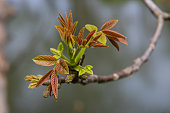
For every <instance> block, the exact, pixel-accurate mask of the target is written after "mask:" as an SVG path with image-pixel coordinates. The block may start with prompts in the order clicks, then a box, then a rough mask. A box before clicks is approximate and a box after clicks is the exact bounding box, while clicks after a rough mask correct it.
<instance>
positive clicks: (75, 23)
mask: <svg viewBox="0 0 170 113" xmlns="http://www.w3.org/2000/svg"><path fill="white" fill-rule="evenodd" d="M77 23H78V21H76V22H74V24H73V25H72V26H71V30H70V32H71V34H74V32H75V30H76V26H77Z"/></svg>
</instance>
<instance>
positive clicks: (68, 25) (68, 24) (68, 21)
mask: <svg viewBox="0 0 170 113" xmlns="http://www.w3.org/2000/svg"><path fill="white" fill-rule="evenodd" d="M72 20H73V19H72V13H71V10H70V13H69V17H68V19H67V29H70V27H71V24H72Z"/></svg>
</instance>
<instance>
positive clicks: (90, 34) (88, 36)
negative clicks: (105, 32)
mask: <svg viewBox="0 0 170 113" xmlns="http://www.w3.org/2000/svg"><path fill="white" fill-rule="evenodd" d="M95 32H96V30H93V31H91V32H90V33H89V34H88V35H87V36H86V38H85V39H86V40H87V42H88V41H89V40H90V38H91V37H92V35H93V34H94V33H95Z"/></svg>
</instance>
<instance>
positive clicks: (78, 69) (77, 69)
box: [73, 66, 83, 71]
mask: <svg viewBox="0 0 170 113" xmlns="http://www.w3.org/2000/svg"><path fill="white" fill-rule="evenodd" d="M73 69H75V70H76V71H80V70H81V69H83V67H81V66H76V67H73Z"/></svg>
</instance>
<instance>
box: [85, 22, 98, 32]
mask: <svg viewBox="0 0 170 113" xmlns="http://www.w3.org/2000/svg"><path fill="white" fill-rule="evenodd" d="M85 28H86V29H87V30H88V31H90V32H91V31H93V30H95V31H97V27H96V26H95V25H91V24H86V25H85Z"/></svg>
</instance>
